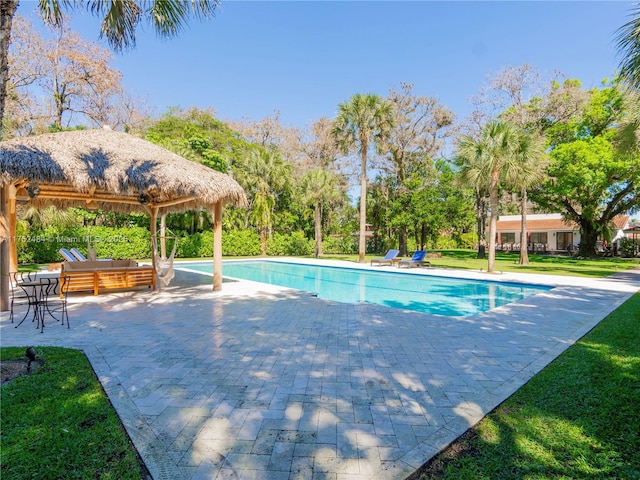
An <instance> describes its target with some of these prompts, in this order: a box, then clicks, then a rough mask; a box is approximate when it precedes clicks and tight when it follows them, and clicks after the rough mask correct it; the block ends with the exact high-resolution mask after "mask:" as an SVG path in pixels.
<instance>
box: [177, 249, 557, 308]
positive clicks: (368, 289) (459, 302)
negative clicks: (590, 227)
mask: <svg viewBox="0 0 640 480" xmlns="http://www.w3.org/2000/svg"><path fill="white" fill-rule="evenodd" d="M188 268H189V269H191V270H197V271H201V272H206V273H212V272H213V264H212V263H211V262H208V263H206V264H203V263H199V264H191V265H189V266H188ZM223 276H225V277H231V278H239V279H244V280H253V281H255V282H262V283H270V284H272V285H280V286H283V287H289V288H295V289H297V290H303V291H307V292H312V293H315V294H317V295H318V297H320V298H324V299H327V300H334V301H336V302H344V303H359V302H369V303H375V304H378V305H386V306H387V307H392V308H402V309H406V310H414V311H417V312H423V313H432V314H436V315H448V316H464V315H473V314H476V313H480V312H485V311H487V310H490V309H492V308H496V307H499V306H501V305H506V304H508V303H512V302H516V301H518V300H521V299H523V298H525V297H528V296H530V295H535V294H536V293H540V292H543V291H547V290H549V289H550V287H545V286H538V285H527V284H518V283H499V282H491V281H479V280H463V279H453V278H446V277H436V276H427V275H412V274H407V273H401V272H398V273H394V272H386V271H371V270H361V269H355V268H340V267H326V266H318V265H302V264H297V263H285V262H274V261H247V262H225V263H224V265H223Z"/></svg>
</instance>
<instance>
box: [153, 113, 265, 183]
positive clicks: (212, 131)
mask: <svg viewBox="0 0 640 480" xmlns="http://www.w3.org/2000/svg"><path fill="white" fill-rule="evenodd" d="M146 138H147V140H149V141H151V142H154V143H156V144H158V145H161V146H163V147H164V148H167V149H168V150H171V151H173V152H175V153H177V154H178V155H181V156H183V157H185V158H188V159H189V160H194V161H197V162H198V163H202V164H203V165H206V166H207V167H209V168H212V169H214V170H217V171H219V172H223V173H228V172H229V170H230V169H231V170H233V165H234V164H236V163H238V162H241V160H240V159H242V158H245V157H246V156H247V155H248V152H249V151H250V150H253V149H254V148H255V146H254V145H252V144H250V143H248V142H247V141H245V140H244V139H243V138H242V136H241V135H240V134H239V133H238V132H236V131H234V130H232V129H231V128H229V126H228V125H227V124H226V123H224V122H222V121H220V120H218V119H217V118H216V117H215V113H214V112H213V111H211V110H200V109H198V108H192V109H189V110H181V109H177V108H171V109H169V111H168V112H167V113H166V114H165V115H164V116H163V117H162V118H161V119H160V120H158V121H157V122H155V123H154V124H153V125H151V126H150V127H149V128H148V129H147V131H146Z"/></svg>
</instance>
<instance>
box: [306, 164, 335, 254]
mask: <svg viewBox="0 0 640 480" xmlns="http://www.w3.org/2000/svg"><path fill="white" fill-rule="evenodd" d="M302 190H303V192H304V193H303V194H302V201H303V202H305V203H307V204H312V205H313V221H314V225H315V235H314V237H315V242H316V258H317V257H320V256H322V207H323V205H326V204H331V203H335V202H337V201H339V200H340V199H341V198H342V191H341V189H340V182H339V179H338V177H337V176H336V175H335V174H334V173H332V172H331V171H329V170H324V169H322V168H314V169H312V170H309V171H308V172H306V173H305V175H304V177H303V178H302Z"/></svg>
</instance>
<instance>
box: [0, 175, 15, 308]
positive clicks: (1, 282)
mask: <svg viewBox="0 0 640 480" xmlns="http://www.w3.org/2000/svg"><path fill="white" fill-rule="evenodd" d="M0 216H1V217H2V221H3V223H4V224H5V225H7V226H8V225H9V188H8V186H4V185H2V183H0ZM15 234H16V232H15V231H11V229H9V232H8V235H9V237H11V236H13V235H15ZM9 255H10V253H9V239H5V241H2V239H0V273H2V275H0V312H6V311H7V310H9V275H6V274H7V273H9Z"/></svg>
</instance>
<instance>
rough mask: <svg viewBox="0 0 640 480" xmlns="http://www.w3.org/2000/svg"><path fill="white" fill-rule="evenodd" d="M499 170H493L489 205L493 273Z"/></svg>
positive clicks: (490, 264) (491, 270) (490, 252)
mask: <svg viewBox="0 0 640 480" xmlns="http://www.w3.org/2000/svg"><path fill="white" fill-rule="evenodd" d="M499 175H500V172H499V171H495V172H493V174H492V176H491V191H490V193H489V206H490V207H491V215H490V217H489V261H488V265H487V272H489V273H493V271H494V270H495V268H496V226H497V222H498V186H499Z"/></svg>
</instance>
